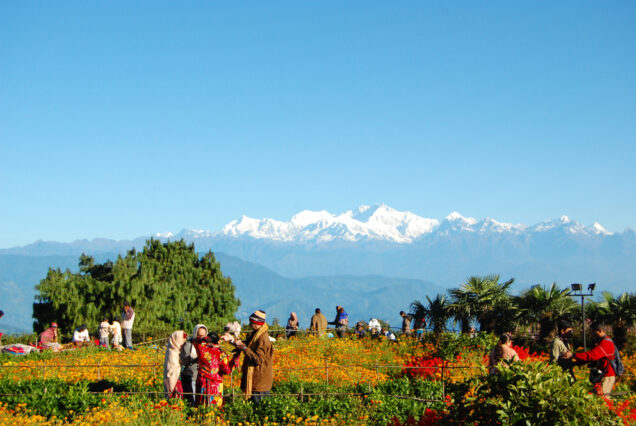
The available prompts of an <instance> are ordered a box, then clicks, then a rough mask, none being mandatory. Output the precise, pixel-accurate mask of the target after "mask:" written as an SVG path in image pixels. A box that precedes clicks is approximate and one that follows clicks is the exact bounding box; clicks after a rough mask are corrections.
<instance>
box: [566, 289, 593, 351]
mask: <svg viewBox="0 0 636 426" xmlns="http://www.w3.org/2000/svg"><path fill="white" fill-rule="evenodd" d="M571 287H572V292H573V293H571V294H569V296H572V297H577V296H581V330H582V331H583V349H584V350H585V351H586V352H587V336H586V335H585V298H586V297H592V296H593V295H594V288H596V283H591V284H588V285H587V291H588V293H583V285H582V284H580V283H574V284H572V285H571Z"/></svg>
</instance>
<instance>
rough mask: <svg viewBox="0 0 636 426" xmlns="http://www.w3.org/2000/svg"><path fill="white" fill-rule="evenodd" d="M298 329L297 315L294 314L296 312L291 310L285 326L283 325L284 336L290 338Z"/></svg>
mask: <svg viewBox="0 0 636 426" xmlns="http://www.w3.org/2000/svg"><path fill="white" fill-rule="evenodd" d="M297 331H298V316H296V312H292V313H291V314H289V319H288V320H287V327H285V337H286V338H288V339H289V338H290V337H292V336H295V335H296V332H297Z"/></svg>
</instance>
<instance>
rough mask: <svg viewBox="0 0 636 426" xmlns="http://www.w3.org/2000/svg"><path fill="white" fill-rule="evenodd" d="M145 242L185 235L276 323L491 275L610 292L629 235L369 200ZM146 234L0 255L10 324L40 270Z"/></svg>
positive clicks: (631, 272)
mask: <svg viewBox="0 0 636 426" xmlns="http://www.w3.org/2000/svg"><path fill="white" fill-rule="evenodd" d="M153 237H154V238H157V239H159V240H161V241H167V240H172V241H175V240H180V239H184V240H185V241H187V242H188V243H194V246H195V249H196V250H197V251H198V252H199V253H204V252H207V251H208V250H211V251H212V252H214V253H215V254H216V255H217V259H219V260H220V264H221V267H222V270H223V271H224V273H226V274H229V276H230V277H232V278H233V280H234V283H235V284H236V286H237V295H239V296H240V298H241V300H242V301H244V303H245V304H244V307H245V309H247V310H248V311H249V309H256V308H259V307H260V308H263V307H265V308H267V310H268V312H270V313H275V314H276V315H278V316H279V317H281V318H284V315H287V313H288V312H290V311H292V310H293V311H295V312H307V313H310V312H311V311H312V310H313V309H314V307H315V303H317V301H319V300H323V301H324V303H323V302H321V303H323V305H324V304H328V302H331V301H333V300H337V301H338V303H343V304H345V305H347V306H348V308H349V311H350V312H356V311H357V312H365V313H366V312H369V311H374V312H380V311H382V312H387V315H388V313H389V312H393V311H392V309H393V307H394V304H395V303H397V301H398V300H402V301H401V302H399V303H402V305H404V303H408V302H409V301H411V300H413V299H415V298H420V299H422V298H423V297H425V295H430V296H433V297H434V296H435V293H437V292H439V291H443V289H447V288H451V287H456V286H458V285H460V284H461V283H462V282H464V280H465V279H466V277H469V276H471V275H484V274H491V273H499V274H501V277H502V279H508V278H513V277H514V278H515V284H514V288H515V289H516V290H522V289H525V288H528V287H530V286H531V285H534V284H537V283H540V284H544V285H549V284H551V283H553V282H556V283H557V284H558V285H560V286H561V287H564V286H568V285H569V284H570V283H573V282H582V283H590V282H596V283H597V288H598V289H599V291H602V290H610V291H612V292H614V293H619V292H622V291H631V292H633V291H634V289H635V288H636V231H634V230H633V229H630V228H628V229H626V230H624V231H623V232H615V233H612V232H608V231H607V230H606V229H605V228H603V227H602V226H601V225H600V224H598V223H594V224H592V225H590V226H584V225H582V224H580V223H578V222H576V221H574V220H571V219H570V218H568V217H567V216H561V217H560V218H557V219H554V220H549V221H544V222H540V223H537V224H534V225H524V224H512V223H504V222H499V221H496V220H494V219H491V218H485V219H481V220H477V219H475V218H471V217H464V216H462V215H461V214H459V213H457V212H453V213H450V214H449V215H448V216H446V217H445V218H443V219H433V218H425V217H420V216H418V215H416V214H413V213H410V212H400V211H396V210H395V209H392V208H391V207H389V206H386V205H378V206H373V207H368V206H361V207H359V208H357V209H355V210H351V211H347V212H345V213H342V214H338V215H335V214H332V213H329V212H326V211H317V212H315V211H308V210H305V211H302V212H300V213H298V214H296V215H295V216H293V217H292V218H291V219H290V220H289V221H288V222H285V221H280V220H274V219H254V218H249V217H246V216H243V217H241V218H240V219H238V220H235V221H232V222H230V223H228V224H227V225H226V226H225V227H223V229H221V230H219V231H215V232H213V231H205V230H195V229H184V230H182V231H180V232H178V233H161V234H155V235H153ZM148 239H149V237H148V236H142V237H138V238H135V239H133V240H119V241H117V240H112V239H106V238H97V239H93V240H86V239H84V240H77V241H73V242H70V243H60V242H53V241H36V242H34V243H32V244H29V245H26V246H23V247H14V248H8V249H0V300H2V301H4V299H6V301H5V307H7V306H13V307H14V308H16V309H17V308H19V309H21V313H20V315H21V316H20V319H19V320H18V319H16V321H17V322H15V323H14V325H15V326H16V327H23V328H24V327H27V326H28V325H29V324H30V322H31V318H30V316H31V306H32V302H33V295H34V286H35V284H37V283H38V281H39V280H40V279H42V278H43V277H44V276H46V271H47V270H48V267H49V266H51V267H61V268H64V269H65V268H76V267H77V259H78V257H79V255H80V254H82V253H86V254H89V255H92V256H95V257H96V259H99V261H104V260H105V259H111V260H114V259H116V258H117V256H118V255H119V254H125V253H126V252H127V251H129V250H130V249H132V248H133V247H134V248H136V249H137V250H142V249H143V248H144V245H145V244H147V240H148ZM321 298H322V299H321ZM400 298H402V299H400ZM402 305H400V306H399V307H398V305H397V304H396V305H395V307H396V308H398V310H397V311H396V312H399V309H403V308H404V307H406V306H402ZM380 306H384V308H382V309H380ZM383 309H384V310H383ZM246 312H247V311H246ZM6 317H7V316H5V318H6ZM3 324H7V321H6V319H5V320H3ZM1 325H2V324H0V326H1Z"/></svg>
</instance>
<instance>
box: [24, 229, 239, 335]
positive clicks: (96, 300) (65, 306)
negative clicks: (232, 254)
mask: <svg viewBox="0 0 636 426" xmlns="http://www.w3.org/2000/svg"><path fill="white" fill-rule="evenodd" d="M79 265H80V272H79V273H71V272H70V271H69V270H66V271H65V272H61V271H60V270H59V269H49V271H48V274H47V276H46V278H44V279H43V280H42V281H40V284H39V285H38V286H37V287H36V289H37V290H38V291H39V294H38V295H36V302H35V303H34V305H33V316H34V318H36V322H35V323H34V329H35V330H36V331H38V332H39V331H42V330H43V329H44V328H46V327H47V326H48V324H50V323H51V322H53V321H55V322H57V323H58V325H59V326H60V330H61V331H62V332H64V333H66V334H67V335H68V334H69V333H71V332H72V330H73V329H74V328H75V327H77V326H78V325H80V324H83V323H85V324H87V325H88V326H89V330H90V331H91V332H93V333H94V332H95V331H96V328H97V326H98V324H99V323H100V322H101V320H102V319H103V318H104V317H109V318H115V319H119V318H120V317H121V310H122V307H123V303H124V301H129V302H130V303H131V305H132V306H133V307H134V309H135V326H134V329H135V330H136V331H137V332H138V333H140V332H141V333H157V331H159V332H161V334H165V332H167V331H171V330H174V329H175V328H181V329H184V330H190V329H191V328H192V327H193V326H194V325H195V324H196V323H199V322H201V321H203V322H205V323H206V324H209V325H210V326H211V328H217V329H218V328H221V327H222V326H223V325H224V324H225V323H226V322H228V321H232V320H234V319H235V318H234V313H235V312H236V310H237V308H238V306H239V303H240V302H239V301H238V300H237V299H236V298H235V297H234V290H235V288H234V285H233V284H232V281H231V279H230V278H228V277H224V276H223V274H222V273H221V268H220V265H219V263H218V262H217V261H216V259H215V257H214V255H213V254H212V252H208V253H207V254H205V255H204V256H203V257H201V258H199V256H198V254H197V253H196V252H195V250H194V245H193V244H190V245H187V244H186V243H185V242H184V241H183V240H181V241H176V242H167V243H161V242H160V241H158V240H154V239H150V240H149V241H147V242H146V245H145V246H144V249H143V251H141V252H137V251H135V250H134V249H133V250H131V251H129V252H128V253H127V255H126V256H125V257H122V256H119V257H118V259H117V260H116V261H115V262H114V263H113V262H110V261H108V262H105V263H103V264H96V263H95V262H94V259H93V258H92V257H90V256H86V255H82V256H81V257H80V261H79Z"/></svg>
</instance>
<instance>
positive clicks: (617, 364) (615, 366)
mask: <svg viewBox="0 0 636 426" xmlns="http://www.w3.org/2000/svg"><path fill="white" fill-rule="evenodd" d="M607 340H609V341H610V342H612V344H613V345H614V359H609V356H608V357H607V360H608V361H609V365H611V366H612V370H614V374H615V375H616V377H620V376H622V375H623V373H624V372H625V365H623V361H622V360H621V354H620V353H619V352H618V348H617V347H616V344H615V343H614V341H613V340H612V339H610V338H607ZM605 355H607V354H605ZM605 373H607V372H604V373H603V374H605Z"/></svg>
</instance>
